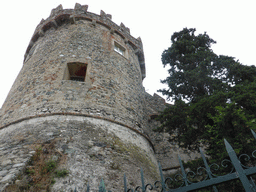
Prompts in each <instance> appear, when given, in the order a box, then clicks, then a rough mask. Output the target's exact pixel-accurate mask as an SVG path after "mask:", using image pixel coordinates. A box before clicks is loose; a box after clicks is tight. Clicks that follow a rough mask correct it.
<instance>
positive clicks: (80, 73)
mask: <svg viewBox="0 0 256 192" xmlns="http://www.w3.org/2000/svg"><path fill="white" fill-rule="evenodd" d="M86 69H87V65H86V64H85V63H79V62H73V63H68V74H67V76H66V78H65V79H67V80H72V81H85V76H86Z"/></svg>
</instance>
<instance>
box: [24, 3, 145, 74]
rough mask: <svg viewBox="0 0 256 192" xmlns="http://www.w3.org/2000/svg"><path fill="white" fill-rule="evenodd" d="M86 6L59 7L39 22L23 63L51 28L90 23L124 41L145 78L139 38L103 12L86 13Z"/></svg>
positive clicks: (77, 4)
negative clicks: (84, 22) (86, 21)
mask: <svg viewBox="0 0 256 192" xmlns="http://www.w3.org/2000/svg"><path fill="white" fill-rule="evenodd" d="M87 10H88V5H80V4H79V3H76V4H75V7H74V9H63V7H62V5H59V6H58V7H56V8H55V9H52V11H51V14H50V16H49V17H48V18H47V19H46V20H44V19H42V20H41V22H40V23H39V24H38V26H37V27H36V29H35V32H34V34H33V36H32V38H31V40H30V42H29V45H28V47H27V50H26V53H25V56H24V61H26V57H27V55H28V54H29V51H30V49H31V48H32V47H33V45H34V43H35V42H36V41H37V40H38V39H39V38H40V37H42V36H44V34H45V32H46V31H47V30H49V29H51V28H54V29H56V30H57V29H58V27H60V26H61V25H63V24H64V23H70V24H75V23H76V22H77V21H79V20H88V21H91V22H92V24H93V25H96V24H99V25H102V26H104V27H106V28H107V29H109V30H110V31H111V33H113V34H114V33H116V34H118V35H119V36H121V38H122V39H124V41H125V43H128V44H130V45H131V46H132V47H133V49H134V51H135V53H136V54H137V55H138V58H139V63H140V67H141V72H142V75H143V78H144V77H145V59H144V53H143V46H142V41H141V39H140V37H138V38H134V37H132V36H131V35H130V29H129V28H128V27H126V26H125V25H124V24H123V23H121V24H120V26H119V25H117V24H116V23H114V22H113V21H112V20H111V19H112V15H110V14H106V13H105V12H104V11H101V12H100V15H97V14H94V13H91V12H88V11H87Z"/></svg>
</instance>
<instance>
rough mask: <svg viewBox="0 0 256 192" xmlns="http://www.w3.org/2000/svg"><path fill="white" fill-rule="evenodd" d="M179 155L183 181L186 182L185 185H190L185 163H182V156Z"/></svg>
mask: <svg viewBox="0 0 256 192" xmlns="http://www.w3.org/2000/svg"><path fill="white" fill-rule="evenodd" d="M178 157H179V163H180V168H181V172H182V177H183V178H182V179H183V181H184V182H185V185H186V186H188V178H187V175H186V172H185V169H184V167H183V164H182V161H181V158H180V156H179V155H178Z"/></svg>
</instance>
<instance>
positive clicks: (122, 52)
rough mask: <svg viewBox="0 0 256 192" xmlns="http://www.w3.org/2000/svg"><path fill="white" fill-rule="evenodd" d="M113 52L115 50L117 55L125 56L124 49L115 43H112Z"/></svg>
mask: <svg viewBox="0 0 256 192" xmlns="http://www.w3.org/2000/svg"><path fill="white" fill-rule="evenodd" d="M114 50H115V51H116V52H117V53H119V54H121V55H123V56H125V48H124V47H122V46H121V45H119V44H118V43H117V42H114Z"/></svg>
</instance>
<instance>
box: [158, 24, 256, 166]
mask: <svg viewBox="0 0 256 192" xmlns="http://www.w3.org/2000/svg"><path fill="white" fill-rule="evenodd" d="M171 42H172V44H171V46H170V47H169V48H168V49H166V50H165V51H164V52H163V53H162V62H163V65H164V66H168V67H169V69H168V72H169V76H168V77H167V78H166V79H165V80H162V83H164V84H167V85H168V88H167V89H162V90H159V91H160V92H162V94H163V95H166V96H167V97H168V98H169V99H172V100H173V101H174V104H173V105H171V106H169V107H168V108H166V109H165V110H164V111H163V112H162V113H161V115H159V117H158V119H159V120H160V122H161V124H162V125H161V126H160V127H158V128H157V129H156V131H159V132H161V131H166V132H169V133H170V134H171V135H172V138H171V141H175V142H177V143H179V145H180V146H181V147H186V148H189V149H198V147H199V146H200V145H202V144H203V145H204V146H206V152H207V154H208V155H209V156H211V158H212V159H216V161H220V160H221V159H223V158H224V157H226V156H227V153H226V151H225V147H224V142H223V139H224V138H226V139H227V140H228V142H230V144H231V145H232V146H233V147H234V149H235V150H236V152H237V153H238V154H241V153H250V152H252V151H253V150H254V149H255V145H253V144H252V143H253V142H255V141H254V139H253V137H252V135H251V132H250V129H253V130H255V129H256V113H255V111H256V68H255V66H246V65H243V64H241V63H240V62H239V61H236V60H235V59H234V58H233V57H229V56H224V55H217V54H215V53H214V52H213V50H212V49H211V45H212V44H214V43H216V42H215V41H214V40H213V39H211V38H210V37H209V36H208V34H207V33H204V34H198V35H196V29H188V28H184V29H183V30H182V31H180V32H175V33H174V34H173V35H172V37H171Z"/></svg>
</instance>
